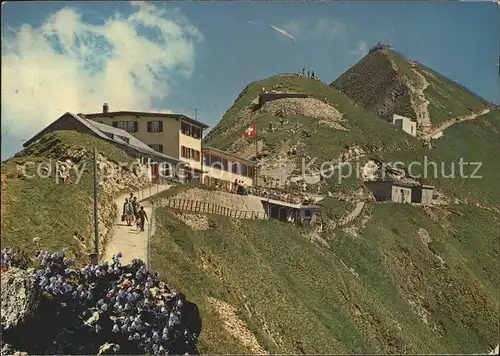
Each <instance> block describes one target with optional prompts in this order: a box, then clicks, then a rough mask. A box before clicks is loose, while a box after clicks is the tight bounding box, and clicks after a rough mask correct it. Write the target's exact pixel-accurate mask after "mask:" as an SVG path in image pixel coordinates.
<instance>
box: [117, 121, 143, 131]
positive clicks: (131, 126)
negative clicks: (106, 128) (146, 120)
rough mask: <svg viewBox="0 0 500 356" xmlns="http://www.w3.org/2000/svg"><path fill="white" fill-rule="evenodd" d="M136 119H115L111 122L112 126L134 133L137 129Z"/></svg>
mask: <svg viewBox="0 0 500 356" xmlns="http://www.w3.org/2000/svg"><path fill="white" fill-rule="evenodd" d="M138 126H139V125H138V124H137V121H115V122H113V127H116V128H118V129H121V130H124V131H127V132H129V133H134V132H137V131H139V129H138Z"/></svg>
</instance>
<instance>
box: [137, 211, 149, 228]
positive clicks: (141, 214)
mask: <svg viewBox="0 0 500 356" xmlns="http://www.w3.org/2000/svg"><path fill="white" fill-rule="evenodd" d="M139 219H141V222H140V224H139V225H140V228H141V231H144V222H145V221H148V214H146V211H145V210H144V207H143V206H141V208H140V209H139Z"/></svg>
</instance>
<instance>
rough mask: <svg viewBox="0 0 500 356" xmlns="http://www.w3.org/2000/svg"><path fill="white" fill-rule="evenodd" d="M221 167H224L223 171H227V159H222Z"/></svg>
mask: <svg viewBox="0 0 500 356" xmlns="http://www.w3.org/2000/svg"><path fill="white" fill-rule="evenodd" d="M222 167H224V170H225V171H227V159H225V158H223V159H222Z"/></svg>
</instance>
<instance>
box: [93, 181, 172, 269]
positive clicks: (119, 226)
mask: <svg viewBox="0 0 500 356" xmlns="http://www.w3.org/2000/svg"><path fill="white" fill-rule="evenodd" d="M170 187H171V186H169V185H162V184H159V185H157V186H153V187H151V188H146V189H142V190H140V191H135V192H134V195H135V196H136V197H137V199H139V200H143V199H146V198H149V197H150V196H153V195H155V194H157V193H160V192H162V191H164V190H166V189H169V188H170ZM129 195H130V193H129V194H123V195H121V196H119V197H118V198H116V199H115V203H116V205H117V206H118V216H117V217H116V221H115V226H114V227H113V234H112V236H111V238H110V240H109V241H108V244H107V245H106V248H105V251H104V258H103V261H106V260H107V261H111V259H112V257H113V255H114V254H116V253H118V252H121V253H122V254H123V258H122V259H121V261H122V263H123V264H127V263H129V262H130V261H132V260H133V259H134V258H139V259H141V260H143V261H144V262H147V247H148V228H149V227H150V225H149V224H148V222H146V225H145V226H144V231H143V232H140V231H139V230H138V229H137V228H136V226H135V225H133V226H127V223H125V222H122V221H121V212H122V209H123V203H125V198H128V197H129ZM141 205H142V206H144V210H145V211H146V214H147V215H148V219H149V220H150V221H151V216H152V211H151V204H149V203H148V202H144V203H143V204H141ZM152 230H153V231H152V232H154V219H153V226H152Z"/></svg>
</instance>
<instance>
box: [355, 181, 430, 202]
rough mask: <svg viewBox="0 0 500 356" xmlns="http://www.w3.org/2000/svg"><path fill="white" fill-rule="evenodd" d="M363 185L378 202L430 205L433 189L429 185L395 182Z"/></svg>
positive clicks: (366, 183) (371, 182)
mask: <svg viewBox="0 0 500 356" xmlns="http://www.w3.org/2000/svg"><path fill="white" fill-rule="evenodd" d="M365 185H366V186H367V187H368V189H370V191H371V192H372V194H373V196H374V197H375V200H376V201H379V202H382V201H391V202H394V203H415V204H423V205H428V204H432V197H433V192H434V187H433V186H431V185H422V184H411V183H402V182H396V181H368V182H365Z"/></svg>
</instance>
